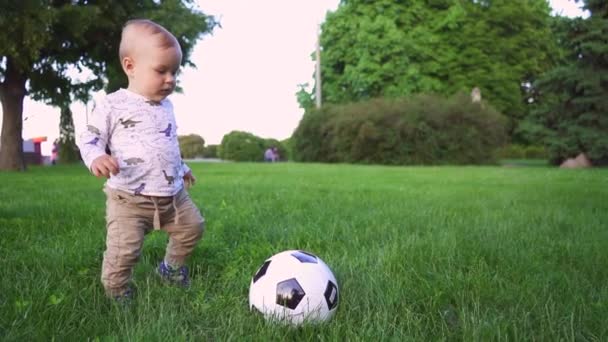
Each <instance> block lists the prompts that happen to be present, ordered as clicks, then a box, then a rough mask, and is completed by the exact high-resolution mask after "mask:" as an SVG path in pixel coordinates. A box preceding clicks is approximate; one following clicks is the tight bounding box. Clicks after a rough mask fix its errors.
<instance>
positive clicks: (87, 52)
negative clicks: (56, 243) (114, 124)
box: [0, 0, 216, 170]
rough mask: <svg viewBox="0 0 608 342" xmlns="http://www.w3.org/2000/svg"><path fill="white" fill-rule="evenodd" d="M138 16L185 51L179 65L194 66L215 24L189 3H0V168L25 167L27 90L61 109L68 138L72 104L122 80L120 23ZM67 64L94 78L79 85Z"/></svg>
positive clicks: (180, 0) (44, 0)
mask: <svg viewBox="0 0 608 342" xmlns="http://www.w3.org/2000/svg"><path fill="white" fill-rule="evenodd" d="M140 17H145V18H149V19H152V20H155V21H157V22H158V23H160V24H161V25H163V26H165V27H167V28H168V29H169V30H170V31H171V32H173V33H174V35H175V36H176V37H177V39H178V41H179V42H180V45H181V46H182V50H183V53H184V58H183V61H182V64H183V65H192V63H191V62H190V60H189V56H190V52H191V50H192V47H193V46H194V44H195V43H196V41H197V39H198V38H199V37H200V35H201V34H203V33H205V32H209V31H211V30H212V29H213V27H214V26H215V24H216V23H215V21H214V20H213V18H212V17H208V16H206V15H204V14H203V13H201V12H200V11H198V10H196V9H195V8H194V6H193V0H165V1H153V0H136V1H118V0H112V1H104V2H96V1H87V0H77V1H68V0H32V1H8V0H2V2H0V101H1V102H2V109H3V125H2V141H1V145H0V170H24V169H25V165H24V162H23V157H22V136H21V133H22V117H23V99H24V97H25V96H26V95H27V96H30V97H31V98H32V99H34V100H40V101H44V102H46V103H47V104H50V105H53V106H57V107H59V108H61V109H62V110H61V112H62V118H61V122H62V123H64V125H63V126H62V137H63V140H64V142H67V143H70V141H69V139H70V138H69V137H70V136H73V130H72V131H71V132H70V131H69V129H70V126H72V127H73V125H72V124H71V113H70V112H69V104H70V103H71V102H72V101H73V100H79V101H86V100H87V99H88V98H89V93H90V92H91V91H92V90H98V89H101V87H102V86H103V85H104V83H106V82H107V85H106V91H114V90H116V89H118V88H119V87H123V86H125V85H126V82H127V81H126V77H125V76H124V75H123V73H122V68H121V67H120V62H119V60H118V56H117V51H118V44H119V42H120V34H121V30H122V25H123V24H124V22H126V21H127V20H128V19H133V18H140ZM71 67H73V68H76V69H77V70H79V71H82V70H83V69H84V70H86V69H88V70H90V71H91V72H92V74H93V75H95V77H94V78H93V79H91V80H88V81H85V82H77V81H75V80H73V79H72V78H71V76H70V74H69V73H68V71H69V69H70V68H71ZM64 116H66V117H64ZM67 116H69V118H68V117H67ZM64 133H65V135H63V134H64Z"/></svg>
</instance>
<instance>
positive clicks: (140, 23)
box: [118, 19, 180, 60]
mask: <svg viewBox="0 0 608 342" xmlns="http://www.w3.org/2000/svg"><path fill="white" fill-rule="evenodd" d="M135 30H136V31H137V33H143V34H145V35H148V36H150V37H154V38H156V40H157V43H158V45H159V47H161V48H164V49H169V48H172V47H177V48H180V45H179V42H178V41H177V38H175V36H174V35H173V34H171V32H169V31H168V30H167V29H166V28H164V27H162V26H161V25H159V24H157V23H155V22H153V21H152V20H148V19H133V20H129V21H127V22H126V23H125V25H124V26H123V28H122V35H121V38H120V47H119V49H118V56H119V57H120V59H121V60H122V59H123V58H124V57H126V56H127V55H129V53H130V52H131V51H130V50H131V48H132V45H133V39H134V38H133V37H132V35H133V34H135V33H134V32H133V31H135Z"/></svg>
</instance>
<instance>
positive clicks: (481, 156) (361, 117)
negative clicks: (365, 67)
mask: <svg viewBox="0 0 608 342" xmlns="http://www.w3.org/2000/svg"><path fill="white" fill-rule="evenodd" d="M505 127H506V119H505V117H504V116H502V115H501V114H500V113H498V112H496V111H495V110H494V109H492V108H491V107H490V106H488V105H487V104H486V103H481V104H480V103H471V100H470V98H469V97H468V96H466V95H464V94H459V95H457V96H454V97H452V98H449V99H446V98H442V97H439V96H433V95H418V96H415V97H412V98H408V99H374V100H370V101H365V102H358V103H352V104H348V105H336V106H331V105H329V106H324V107H322V108H321V109H320V110H312V111H309V112H308V113H306V114H305V115H304V117H303V118H302V120H301V121H300V124H299V125H298V127H297V128H296V131H295V132H294V135H293V140H294V142H293V146H294V157H295V159H296V160H299V161H319V162H350V163H374V164H398V165H406V164H487V163H494V162H496V153H495V150H496V149H497V148H498V147H500V146H502V145H503V144H504V143H505V142H506V140H507V135H506V130H505Z"/></svg>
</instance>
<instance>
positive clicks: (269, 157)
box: [264, 147, 276, 163]
mask: <svg viewBox="0 0 608 342" xmlns="http://www.w3.org/2000/svg"><path fill="white" fill-rule="evenodd" d="M275 156H276V155H275V153H274V150H273V147H269V148H268V149H266V151H265V152H264V161H265V162H268V163H273V162H275V161H276V160H275V158H276V157H275Z"/></svg>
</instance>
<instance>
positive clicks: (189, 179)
mask: <svg viewBox="0 0 608 342" xmlns="http://www.w3.org/2000/svg"><path fill="white" fill-rule="evenodd" d="M195 183H196V177H194V175H193V174H192V171H188V172H187V173H186V174H184V184H186V188H190V187H191V186H193V185H194V184H195Z"/></svg>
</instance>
